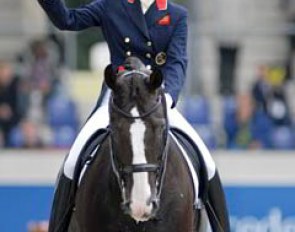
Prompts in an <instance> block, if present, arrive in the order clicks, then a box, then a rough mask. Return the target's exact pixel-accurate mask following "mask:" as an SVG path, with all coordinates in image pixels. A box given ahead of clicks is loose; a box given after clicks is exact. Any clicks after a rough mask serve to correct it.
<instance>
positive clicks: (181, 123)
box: [168, 103, 230, 232]
mask: <svg viewBox="0 0 295 232" xmlns="http://www.w3.org/2000/svg"><path fill="white" fill-rule="evenodd" d="M168 106H169V103H168ZM168 118H169V122H170V125H171V126H172V127H175V128H178V129H180V130H182V131H183V132H185V133H186V134H187V135H188V136H189V137H190V138H191V139H192V140H193V141H194V142H195V144H196V146H197V147H198V149H199V150H200V153H201V154H202V156H203V158H204V161H205V164H206V168H207V172H208V179H209V189H208V191H209V192H208V199H209V203H210V205H211V206H212V209H214V213H215V215H214V217H217V218H218V221H219V223H220V224H221V226H222V227H223V230H220V228H218V227H216V228H214V229H213V231H214V232H223V231H224V232H229V231H230V227H229V217H228V211H227V207H226V201H225V197H224V192H223V188H222V184H221V180H220V178H219V175H218V172H217V170H216V166H215V162H214V160H213V158H212V156H211V154H210V152H209V150H208V148H207V147H206V145H205V144H204V142H203V140H202V139H201V138H200V136H199V135H198V134H197V132H196V131H195V130H194V129H193V127H192V126H191V125H190V124H189V123H188V122H187V120H186V119H185V118H184V117H183V116H182V115H181V114H180V113H179V112H178V110H177V109H175V108H174V109H171V108H170V107H168ZM211 224H212V223H211ZM212 226H214V227H215V226H218V225H212Z"/></svg>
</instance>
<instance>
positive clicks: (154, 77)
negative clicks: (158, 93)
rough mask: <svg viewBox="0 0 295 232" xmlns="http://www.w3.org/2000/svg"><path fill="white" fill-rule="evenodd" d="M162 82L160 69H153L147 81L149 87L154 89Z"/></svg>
mask: <svg viewBox="0 0 295 232" xmlns="http://www.w3.org/2000/svg"><path fill="white" fill-rule="evenodd" d="M162 82H163V74H162V72H161V70H160V69H154V70H153V72H152V74H151V76H150V81H149V85H150V88H151V89H153V90H155V89H157V88H159V87H160V86H161V85H162Z"/></svg>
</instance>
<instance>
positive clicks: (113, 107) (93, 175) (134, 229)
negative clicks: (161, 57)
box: [69, 58, 201, 232]
mask: <svg viewBox="0 0 295 232" xmlns="http://www.w3.org/2000/svg"><path fill="white" fill-rule="evenodd" d="M126 64H128V65H125V67H126V66H128V67H130V69H127V70H124V71H121V72H119V73H118V74H115V73H113V71H112V68H111V67H110V66H109V67H108V68H107V69H106V70H105V82H106V84H107V85H108V87H109V88H110V89H111V90H112V96H111V98H110V103H109V116H110V127H109V128H110V135H109V136H108V137H107V138H106V139H105V140H104V142H103V143H102V144H101V146H100V147H99V149H98V151H97V155H96V158H95V160H94V161H92V163H91V165H90V166H89V167H88V169H87V171H86V172H85V174H84V176H83V178H82V181H81V183H80V186H79V189H78V190H77V194H76V203H75V211H74V213H73V216H72V220H71V223H70V228H69V231H72V232H74V231H81V232H141V231H145V232H193V231H201V230H199V229H198V228H199V227H198V226H199V224H200V218H201V217H200V212H199V211H196V210H195V209H194V189H193V186H192V180H191V177H190V173H189V169H188V167H187V164H186V162H185V160H184V158H183V155H182V154H181V150H180V148H179V147H178V145H177V144H176V142H175V141H174V140H173V139H172V138H171V135H170V134H169V133H168V129H169V128H168V120H167V109H166V103H165V98H164V95H163V90H162V89H161V85H162V81H163V77H162V74H161V73H160V72H159V71H154V72H152V73H151V71H149V70H146V69H145V68H144V66H143V64H142V63H141V62H140V61H139V60H138V59H137V58H129V59H128V60H127V62H126Z"/></svg>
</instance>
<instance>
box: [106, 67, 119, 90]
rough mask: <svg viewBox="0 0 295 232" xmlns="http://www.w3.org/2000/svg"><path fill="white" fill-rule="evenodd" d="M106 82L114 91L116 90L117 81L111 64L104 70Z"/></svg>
mask: <svg viewBox="0 0 295 232" xmlns="http://www.w3.org/2000/svg"><path fill="white" fill-rule="evenodd" d="M104 80H105V83H106V84H107V86H108V87H109V88H110V89H112V90H113V89H114V88H115V85H116V80H117V79H116V74H115V73H114V70H113V66H112V65H111V64H109V65H108V66H107V67H106V68H105V70H104Z"/></svg>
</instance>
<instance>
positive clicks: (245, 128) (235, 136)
mask: <svg viewBox="0 0 295 232" xmlns="http://www.w3.org/2000/svg"><path fill="white" fill-rule="evenodd" d="M233 100H234V99H232V98H231V101H230V102H229V103H228V104H230V106H231V107H227V108H228V109H227V108H225V109H227V111H225V112H224V117H225V118H224V123H225V124H224V125H225V131H226V134H227V140H228V141H227V146H228V148H231V149H232V148H234V149H256V148H260V147H261V143H260V141H259V140H257V138H256V136H255V134H254V130H253V121H252V116H253V103H252V99H251V96H250V95H249V94H243V95H240V96H238V97H237V99H236V104H235V106H234V103H233Z"/></svg>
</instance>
